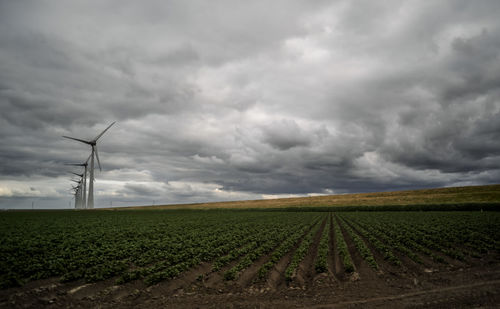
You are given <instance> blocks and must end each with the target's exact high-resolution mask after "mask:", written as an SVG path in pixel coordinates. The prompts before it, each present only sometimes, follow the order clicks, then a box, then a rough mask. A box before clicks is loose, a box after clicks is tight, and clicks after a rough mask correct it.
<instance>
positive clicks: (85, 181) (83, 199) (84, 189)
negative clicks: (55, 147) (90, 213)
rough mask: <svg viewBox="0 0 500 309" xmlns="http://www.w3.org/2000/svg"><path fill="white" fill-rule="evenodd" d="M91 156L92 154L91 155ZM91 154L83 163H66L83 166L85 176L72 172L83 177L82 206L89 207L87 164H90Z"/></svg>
mask: <svg viewBox="0 0 500 309" xmlns="http://www.w3.org/2000/svg"><path fill="white" fill-rule="evenodd" d="M90 156H91V155H90ZM90 156H89V157H88V158H87V160H85V162H83V163H67V164H66V165H72V166H83V176H82V175H80V174H76V173H72V174H75V175H77V176H80V177H82V179H83V187H82V189H83V191H82V208H87V196H86V195H87V166H88V165H89V160H90Z"/></svg>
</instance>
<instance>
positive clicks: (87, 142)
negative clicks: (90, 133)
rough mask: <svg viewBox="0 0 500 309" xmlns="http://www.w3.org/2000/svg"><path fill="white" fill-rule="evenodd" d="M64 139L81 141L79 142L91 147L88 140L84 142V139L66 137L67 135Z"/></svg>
mask: <svg viewBox="0 0 500 309" xmlns="http://www.w3.org/2000/svg"><path fill="white" fill-rule="evenodd" d="M63 137H64V138H69V139H72V140H75V141H79V142H82V143H84V144H89V145H90V142H89V141H86V140H83V139H79V138H74V137H70V136H65V135H63Z"/></svg>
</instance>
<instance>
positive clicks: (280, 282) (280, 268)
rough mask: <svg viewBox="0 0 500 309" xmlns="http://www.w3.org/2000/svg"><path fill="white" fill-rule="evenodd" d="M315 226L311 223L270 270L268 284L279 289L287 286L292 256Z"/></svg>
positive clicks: (272, 288) (273, 289)
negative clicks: (287, 270)
mask: <svg viewBox="0 0 500 309" xmlns="http://www.w3.org/2000/svg"><path fill="white" fill-rule="evenodd" d="M312 228H313V225H311V226H310V227H309V228H308V229H307V230H306V231H305V232H304V234H303V235H302V236H301V237H300V238H299V240H298V241H297V242H296V243H295V245H294V246H293V248H292V249H291V250H290V251H289V252H288V253H287V254H286V255H285V256H284V257H282V258H281V260H280V261H279V262H278V263H276V264H275V265H274V267H273V268H272V269H271V270H270V271H269V275H268V279H267V281H266V283H267V286H268V287H269V288H270V289H271V290H272V291H275V290H278V289H282V288H285V287H286V280H285V270H286V267H287V266H288V264H290V261H291V260H292V256H293V255H294V254H295V251H296V250H297V248H298V247H299V246H300V244H301V243H302V240H304V237H305V236H306V235H307V234H308V233H309V231H310V230H311V229H312Z"/></svg>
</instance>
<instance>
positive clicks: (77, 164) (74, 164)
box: [64, 163, 85, 166]
mask: <svg viewBox="0 0 500 309" xmlns="http://www.w3.org/2000/svg"><path fill="white" fill-rule="evenodd" d="M64 165H72V166H85V164H81V163H80V164H79V163H64Z"/></svg>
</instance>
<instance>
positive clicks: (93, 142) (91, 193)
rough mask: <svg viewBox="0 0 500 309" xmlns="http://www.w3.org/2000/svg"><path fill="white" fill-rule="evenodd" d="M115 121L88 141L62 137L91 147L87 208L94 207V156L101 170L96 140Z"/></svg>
mask: <svg viewBox="0 0 500 309" xmlns="http://www.w3.org/2000/svg"><path fill="white" fill-rule="evenodd" d="M114 124H115V122H113V123H112V124H110V125H109V126H108V127H107V128H106V129H104V131H102V132H101V133H100V134H99V135H97V136H96V137H95V138H94V139H92V140H90V141H86V140H83V139H79V138H74V137H70V136H63V137H64V138H69V139H72V140H75V141H78V142H81V143H84V144H87V145H90V147H91V148H92V152H91V153H90V179H89V197H88V199H87V208H90V209H92V208H94V156H95V157H96V159H97V164H99V170H102V168H101V162H100V161H99V154H98V152H97V140H98V139H99V138H100V137H101V136H102V135H103V134H104V133H105V132H106V131H107V130H108V129H109V128H111V126H112V125H114Z"/></svg>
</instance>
